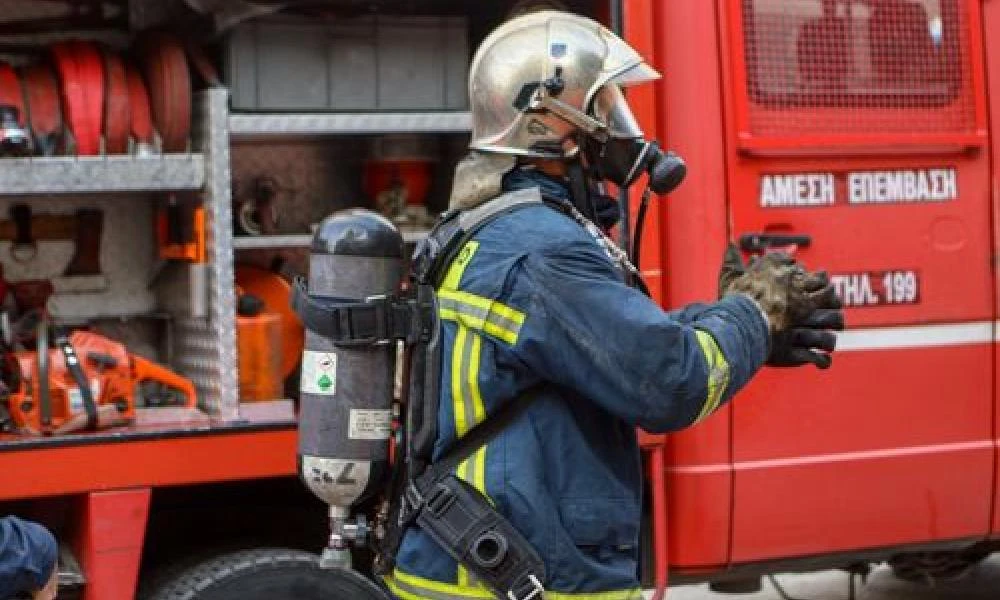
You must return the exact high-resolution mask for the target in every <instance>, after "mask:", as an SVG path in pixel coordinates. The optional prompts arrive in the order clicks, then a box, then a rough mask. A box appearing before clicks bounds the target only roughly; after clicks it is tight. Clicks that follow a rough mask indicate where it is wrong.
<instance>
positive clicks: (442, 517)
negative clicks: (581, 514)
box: [407, 469, 545, 600]
mask: <svg viewBox="0 0 1000 600" xmlns="http://www.w3.org/2000/svg"><path fill="white" fill-rule="evenodd" d="M431 471H433V469H431ZM428 475H430V473H428ZM421 479H422V480H423V481H424V482H427V481H428V479H425V478H421ZM428 483H429V485H427V486H426V489H423V490H422V491H421V490H420V489H419V488H423V487H424V486H422V485H421V480H418V481H416V482H414V484H413V485H412V486H411V487H410V489H409V490H407V491H408V494H407V495H408V496H409V497H410V499H411V500H412V499H414V498H413V497H414V496H416V497H417V498H420V499H422V503H421V504H422V509H421V510H420V511H419V512H418V514H417V518H416V522H417V525H418V526H419V527H420V529H421V530H423V531H424V532H426V533H427V534H428V535H430V536H431V537H432V538H434V541H436V542H437V543H438V544H439V545H440V546H441V547H442V548H444V549H445V551H447V552H448V554H450V555H451V556H452V558H454V559H455V560H457V561H458V562H459V563H460V564H462V565H464V566H465V568H466V569H468V570H469V572H470V573H471V574H472V575H473V576H475V577H476V579H478V580H479V581H480V582H482V583H484V584H486V585H487V586H488V587H489V588H490V589H492V590H493V591H495V592H498V593H499V594H500V596H501V597H503V598H508V599H509V600H529V599H534V600H539V599H541V598H544V593H545V591H544V589H543V588H542V582H543V581H544V580H545V563H543V562H542V559H541V557H539V556H538V553H537V552H535V549H534V548H532V546H531V544H530V543H529V542H528V540H527V539H525V538H524V536H523V535H521V533H520V532H519V531H517V530H516V529H514V527H513V526H512V525H511V524H510V522H508V521H507V519H505V518H504V517H503V516H502V515H501V514H500V513H499V512H497V509H496V508H494V507H493V505H491V504H490V502H489V500H487V499H486V497H485V496H483V495H482V494H481V493H479V491H478V490H476V489H475V488H473V487H472V486H470V485H469V484H468V483H466V482H464V481H462V480H461V479H459V478H458V477H456V476H455V475H454V474H452V473H448V474H447V475H444V476H443V477H439V478H434V479H431V481H430V482H428Z"/></svg>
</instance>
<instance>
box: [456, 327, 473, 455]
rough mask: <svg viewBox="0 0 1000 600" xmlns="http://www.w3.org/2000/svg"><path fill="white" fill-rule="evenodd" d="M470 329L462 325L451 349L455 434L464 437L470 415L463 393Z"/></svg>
mask: <svg viewBox="0 0 1000 600" xmlns="http://www.w3.org/2000/svg"><path fill="white" fill-rule="evenodd" d="M468 332H469V330H468V329H466V328H465V327H463V326H462V325H459V326H458V331H457V332H456V333H455V345H454V347H453V348H452V351H451V401H452V408H453V409H454V413H455V435H456V436H457V437H462V436H463V435H465V432H466V431H468V430H469V422H468V417H470V416H472V415H466V414H465V398H464V395H463V394H462V354H463V353H464V352H465V338H466V337H467V336H468Z"/></svg>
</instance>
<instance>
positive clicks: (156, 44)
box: [0, 33, 192, 156]
mask: <svg viewBox="0 0 1000 600" xmlns="http://www.w3.org/2000/svg"><path fill="white" fill-rule="evenodd" d="M135 56H136V59H137V62H136V64H134V65H133V64H130V63H129V62H128V61H126V60H125V59H123V58H122V56H121V55H119V54H118V53H116V52H114V51H112V50H111V49H110V48H107V47H104V46H102V45H99V44H97V43H95V42H89V41H80V40H73V41H62V42H57V43H55V44H52V46H51V47H50V48H49V52H48V54H47V57H46V60H43V61H40V62H38V63H35V64H31V65H28V66H26V67H23V68H21V69H20V71H19V72H18V71H15V70H14V68H13V67H11V66H10V65H9V64H7V63H3V62H0V106H6V107H9V109H13V110H14V111H16V112H17V115H18V117H17V119H18V122H19V125H20V126H21V127H22V128H25V130H26V131H28V132H30V137H31V138H32V139H33V142H34V143H33V148H32V150H33V153H34V154H39V155H46V156H47V155H53V154H63V153H68V154H78V155H81V156H94V155H98V154H101V153H104V154H125V153H128V152H130V151H132V152H139V153H149V152H152V151H153V149H154V146H155V140H156V139H157V134H159V140H160V143H161V146H162V150H163V151H164V152H185V151H187V148H188V139H189V137H190V133H191V87H192V86H191V75H190V73H189V70H188V62H187V53H186V51H185V47H184V45H183V44H182V43H181V42H180V41H178V40H177V39H176V38H174V37H172V36H170V35H167V34H164V33H153V34H147V35H146V36H145V37H144V38H143V39H141V40H140V42H139V43H138V44H137V46H136V52H135ZM7 112H8V113H11V112H12V111H11V110H8V111H7Z"/></svg>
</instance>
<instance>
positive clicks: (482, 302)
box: [441, 288, 524, 325]
mask: <svg viewBox="0 0 1000 600" xmlns="http://www.w3.org/2000/svg"><path fill="white" fill-rule="evenodd" d="M441 293H442V294H443V295H445V296H446V297H448V298H454V299H456V300H458V301H459V302H465V303H466V304H471V305H472V306H475V307H477V308H481V309H483V310H486V311H488V312H490V313H492V314H496V315H499V316H500V317H502V318H504V319H508V320H510V321H513V322H514V323H516V324H517V325H523V324H524V313H522V312H521V311H519V310H516V309H513V308H511V307H509V306H506V305H505V304H502V303H500V302H497V301H496V300H494V299H492V298H484V297H483V296H477V295H476V294H471V293H469V292H462V291H459V290H455V289H450V288H449V289H442V290H441Z"/></svg>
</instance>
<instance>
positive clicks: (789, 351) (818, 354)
mask: <svg viewBox="0 0 1000 600" xmlns="http://www.w3.org/2000/svg"><path fill="white" fill-rule="evenodd" d="M843 328H844V313H843V311H841V310H839V309H832V308H819V309H816V310H815V311H813V313H812V314H811V315H810V316H809V317H807V318H806V319H805V320H804V321H803V322H801V323H798V324H796V325H793V326H792V327H791V328H790V329H787V330H785V331H782V332H780V333H776V334H775V335H773V336H772V337H771V354H770V355H769V356H768V358H767V364H768V365H769V366H772V367H801V366H802V365H808V364H813V365H816V367H817V368H819V369H828V368H830V365H831V364H833V355H832V352H833V351H834V350H835V349H836V347H837V334H835V333H834V331H840V330H842V329H843Z"/></svg>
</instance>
